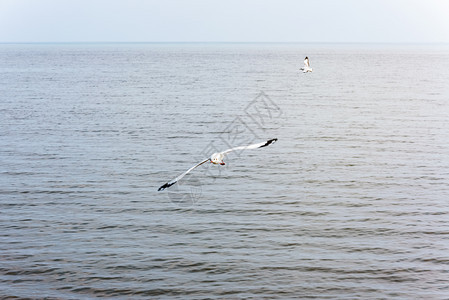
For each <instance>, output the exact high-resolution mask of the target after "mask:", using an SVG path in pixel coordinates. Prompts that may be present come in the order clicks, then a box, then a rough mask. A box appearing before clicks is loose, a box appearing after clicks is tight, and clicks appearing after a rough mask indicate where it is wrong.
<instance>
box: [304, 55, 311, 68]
mask: <svg viewBox="0 0 449 300" xmlns="http://www.w3.org/2000/svg"><path fill="white" fill-rule="evenodd" d="M304 67H307V68H310V63H309V58H308V57H307V56H306V58H305V59H304Z"/></svg>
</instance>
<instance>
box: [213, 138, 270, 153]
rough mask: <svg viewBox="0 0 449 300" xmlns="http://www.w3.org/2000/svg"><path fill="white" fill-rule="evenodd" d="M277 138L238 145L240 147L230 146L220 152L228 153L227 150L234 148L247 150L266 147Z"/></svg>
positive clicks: (233, 149) (230, 150)
mask: <svg viewBox="0 0 449 300" xmlns="http://www.w3.org/2000/svg"><path fill="white" fill-rule="evenodd" d="M277 140H278V139H271V140H268V141H266V142H262V143H257V144H252V145H249V146H240V147H235V148H231V149H228V150H226V151H223V152H221V153H222V154H228V153H229V152H232V151H235V150H249V149H257V148H262V147H266V146H268V145H271V144H273V143H274V142H276V141H277Z"/></svg>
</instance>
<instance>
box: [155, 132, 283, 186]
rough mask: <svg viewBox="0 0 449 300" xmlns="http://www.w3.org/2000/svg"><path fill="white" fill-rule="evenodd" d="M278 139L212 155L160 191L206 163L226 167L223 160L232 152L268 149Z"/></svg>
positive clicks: (166, 184)
mask: <svg viewBox="0 0 449 300" xmlns="http://www.w3.org/2000/svg"><path fill="white" fill-rule="evenodd" d="M277 140H278V139H271V140H268V141H266V142H262V143H257V144H252V145H249V146H240V147H235V148H231V149H228V150H225V151H223V152H218V153H214V154H212V155H211V157H210V158H207V159H205V160H203V161H202V162H200V163H198V164H197V165H195V166H193V167H191V168H190V169H188V170H187V171H185V172H184V173H182V174H181V175H179V176H178V177H176V178H175V179H173V180H171V181H169V182H167V183H165V184H164V185H162V186H161V187H160V188H159V189H158V191H163V190H164V189H166V188H169V187H171V186H172V185H174V184H175V183H176V182H178V181H179V180H181V178H183V177H184V176H186V175H187V174H188V173H190V172H191V171H193V169H195V168H197V167H199V166H201V165H202V164H204V163H206V162H210V163H212V164H214V165H225V163H224V161H223V158H224V157H225V156H226V155H227V154H228V153H230V152H232V151H235V150H249V149H257V148H262V147H266V146H268V145H271V144H273V143H274V142H276V141H277Z"/></svg>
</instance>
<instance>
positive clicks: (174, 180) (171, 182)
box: [158, 158, 210, 191]
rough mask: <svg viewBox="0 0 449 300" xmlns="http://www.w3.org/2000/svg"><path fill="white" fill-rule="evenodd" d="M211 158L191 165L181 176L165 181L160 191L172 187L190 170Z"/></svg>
mask: <svg viewBox="0 0 449 300" xmlns="http://www.w3.org/2000/svg"><path fill="white" fill-rule="evenodd" d="M209 160H210V159H209V158H208V159H205V160H203V161H202V162H200V163H199V164H197V165H196V166H193V167H191V168H190V169H188V170H187V171H185V172H184V173H182V174H181V175H179V176H178V177H176V178H175V179H173V180H171V181H169V182H167V183H165V184H164V185H162V186H161V187H160V188H159V189H158V191H163V190H164V189H166V188H169V187H171V186H172V185H174V184H175V183H176V182H178V181H179V180H181V178H182V177H184V176H186V175H187V173H189V172H190V171H192V170H193V169H195V168H197V167H199V166H201V165H202V164H204V163H205V162H208V161H209Z"/></svg>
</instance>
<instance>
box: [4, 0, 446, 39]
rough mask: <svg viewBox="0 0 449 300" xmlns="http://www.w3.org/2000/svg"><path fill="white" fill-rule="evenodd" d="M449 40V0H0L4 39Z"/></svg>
mask: <svg viewBox="0 0 449 300" xmlns="http://www.w3.org/2000/svg"><path fill="white" fill-rule="evenodd" d="M189 41H195V42H210V41H221V42H368V43H369V42H386V43H402V42H409V43H435V42H436V43H441V42H443V43H449V0H421V1H417V0H377V1H374V0H373V1H369V0H341V1H338V0H309V1H303V0H298V1H295V0H265V1H264V0H222V1H217V0H190V1H189V0H159V1H155V0H146V1H145V0H0V42H189Z"/></svg>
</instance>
